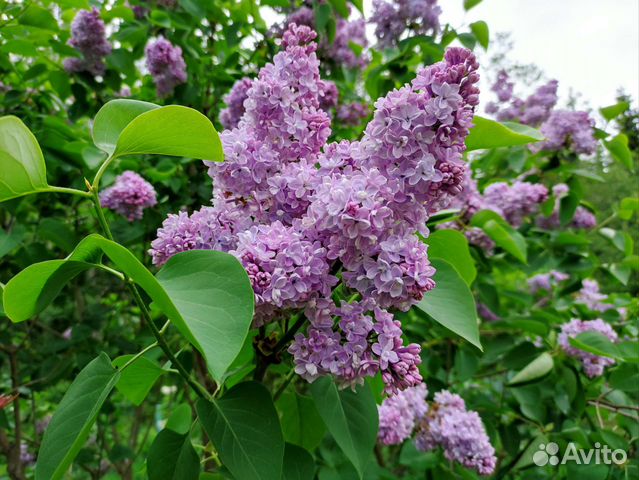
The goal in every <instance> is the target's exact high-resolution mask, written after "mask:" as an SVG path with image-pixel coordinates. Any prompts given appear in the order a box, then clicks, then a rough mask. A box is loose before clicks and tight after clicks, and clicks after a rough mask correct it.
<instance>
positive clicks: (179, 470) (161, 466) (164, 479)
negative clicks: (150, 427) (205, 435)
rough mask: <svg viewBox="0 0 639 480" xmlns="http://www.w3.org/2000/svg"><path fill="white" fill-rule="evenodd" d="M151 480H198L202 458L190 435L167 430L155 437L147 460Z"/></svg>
mask: <svg viewBox="0 0 639 480" xmlns="http://www.w3.org/2000/svg"><path fill="white" fill-rule="evenodd" d="M146 471H147V473H148V476H149V480H198V478H199V476H200V458H199V457H198V454H197V452H196V451H195V449H194V448H193V445H192V444H191V438H190V435H189V434H188V433H184V434H180V433H176V432H174V431H173V430H169V429H167V428H165V429H164V430H162V431H161V432H160V433H158V436H157V437H155V440H153V443H152V444H151V448H149V453H148V456H147V458H146Z"/></svg>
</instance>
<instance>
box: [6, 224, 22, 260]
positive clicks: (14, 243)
mask: <svg viewBox="0 0 639 480" xmlns="http://www.w3.org/2000/svg"><path fill="white" fill-rule="evenodd" d="M25 233H26V230H25V229H24V228H22V227H21V226H20V225H18V226H16V227H14V228H13V229H12V230H11V232H9V233H7V232H5V231H4V230H0V258H2V257H4V256H5V255H6V254H7V253H10V252H11V251H13V249H15V248H17V247H18V246H20V244H21V243H22V241H23V239H24V236H25Z"/></svg>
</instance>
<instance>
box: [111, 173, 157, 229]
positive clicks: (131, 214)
mask: <svg viewBox="0 0 639 480" xmlns="http://www.w3.org/2000/svg"><path fill="white" fill-rule="evenodd" d="M100 201H101V202H102V206H103V207H105V208H109V209H111V210H114V211H115V212H117V213H119V214H120V215H122V216H123V217H125V218H126V219H127V220H128V221H129V222H132V221H133V220H139V219H140V218H142V215H143V212H144V210H145V209H146V208H149V207H153V206H154V205H156V204H157V198H156V193H155V189H154V188H153V185H151V184H150V183H149V182H147V181H146V180H144V179H143V178H142V177H141V176H140V175H138V174H137V173H135V172H132V171H126V172H124V173H123V174H122V175H120V176H118V177H117V178H116V179H115V183H114V184H113V186H111V187H109V188H107V189H106V190H104V191H102V192H100Z"/></svg>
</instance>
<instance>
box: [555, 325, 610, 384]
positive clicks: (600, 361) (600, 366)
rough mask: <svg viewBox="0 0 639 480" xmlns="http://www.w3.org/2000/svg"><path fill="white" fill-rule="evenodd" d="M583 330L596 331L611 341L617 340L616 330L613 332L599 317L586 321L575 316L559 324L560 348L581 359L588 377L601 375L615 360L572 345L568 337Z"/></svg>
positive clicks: (572, 336) (574, 335)
mask: <svg viewBox="0 0 639 480" xmlns="http://www.w3.org/2000/svg"><path fill="white" fill-rule="evenodd" d="M583 332H598V333H600V334H602V335H604V336H606V337H608V339H609V340H610V341H611V342H616V341H617V338H618V336H617V332H615V331H614V330H613V328H612V327H611V326H610V325H609V324H608V323H606V322H604V321H603V320H602V319H601V318H597V319H595V320H586V321H582V320H579V319H576V318H575V319H573V320H571V321H570V322H568V323H565V324H563V325H562V326H561V333H560V334H559V345H561V348H562V349H563V350H564V352H566V354H568V355H570V356H571V357H575V358H578V359H580V360H581V363H582V365H583V367H584V373H585V374H586V375H587V376H588V377H590V378H593V377H599V376H601V375H603V372H604V369H605V368H606V367H609V366H611V365H614V364H615V361H614V360H613V359H612V358H608V357H600V356H599V355H595V354H594V353H589V352H585V351H583V350H580V349H578V348H575V347H573V346H572V345H571V344H570V341H569V339H571V338H575V337H576V336H577V335H579V334H580V333H583Z"/></svg>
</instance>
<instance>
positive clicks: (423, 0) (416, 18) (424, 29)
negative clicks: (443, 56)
mask: <svg viewBox="0 0 639 480" xmlns="http://www.w3.org/2000/svg"><path fill="white" fill-rule="evenodd" d="M441 12H442V10H441V8H440V7H439V5H437V0H396V1H387V0H374V1H373V14H372V16H371V19H370V23H374V24H375V36H376V37H377V39H378V41H379V43H380V44H381V45H382V46H385V47H389V46H392V45H395V44H397V43H398V42H399V40H400V38H401V36H402V34H403V33H404V32H405V31H406V30H408V29H411V30H412V31H413V33H415V34H422V35H425V34H436V33H437V32H439V29H440V25H439V16H440V15H441Z"/></svg>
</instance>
